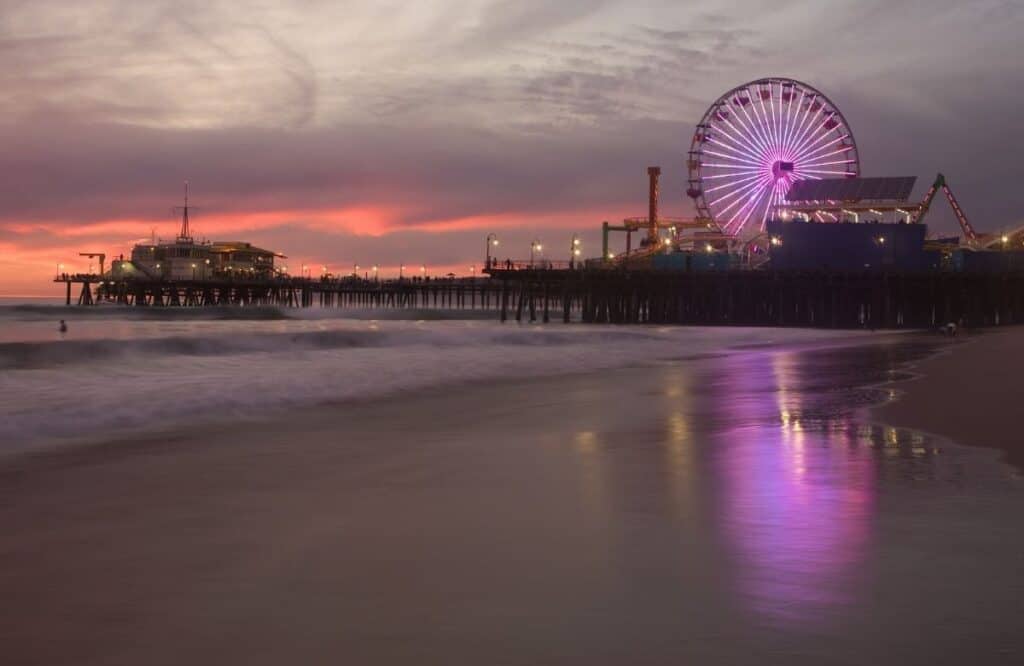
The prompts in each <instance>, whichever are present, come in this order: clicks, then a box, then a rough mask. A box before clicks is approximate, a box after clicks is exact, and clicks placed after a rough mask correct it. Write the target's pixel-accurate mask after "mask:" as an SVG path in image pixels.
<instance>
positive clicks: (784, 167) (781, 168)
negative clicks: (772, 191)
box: [772, 160, 793, 180]
mask: <svg viewBox="0 0 1024 666" xmlns="http://www.w3.org/2000/svg"><path fill="white" fill-rule="evenodd" d="M792 173H793V163H792V162H783V161H782V160H776V161H775V163H773V164H772V177H773V178H774V179H775V180H782V179H783V178H789V174H792Z"/></svg>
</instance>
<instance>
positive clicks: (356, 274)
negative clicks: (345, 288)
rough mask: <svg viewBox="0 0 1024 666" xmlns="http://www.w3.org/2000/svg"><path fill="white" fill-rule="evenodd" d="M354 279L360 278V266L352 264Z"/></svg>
mask: <svg viewBox="0 0 1024 666" xmlns="http://www.w3.org/2000/svg"><path fill="white" fill-rule="evenodd" d="M352 277H354V278H358V277H359V264H352Z"/></svg>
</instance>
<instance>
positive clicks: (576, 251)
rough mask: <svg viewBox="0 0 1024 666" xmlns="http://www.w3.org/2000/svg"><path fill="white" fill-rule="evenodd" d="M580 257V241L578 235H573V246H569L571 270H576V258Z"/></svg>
mask: <svg viewBox="0 0 1024 666" xmlns="http://www.w3.org/2000/svg"><path fill="white" fill-rule="evenodd" d="M578 256H580V239H579V237H578V236H577V234H573V235H572V244H571V245H570V246H569V268H576V257H578Z"/></svg>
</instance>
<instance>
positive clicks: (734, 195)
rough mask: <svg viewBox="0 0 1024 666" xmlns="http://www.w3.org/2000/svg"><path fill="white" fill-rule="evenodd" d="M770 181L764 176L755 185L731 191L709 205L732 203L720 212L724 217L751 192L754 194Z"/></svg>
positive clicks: (742, 186) (743, 186)
mask: <svg viewBox="0 0 1024 666" xmlns="http://www.w3.org/2000/svg"><path fill="white" fill-rule="evenodd" d="M770 181H771V178H770V177H769V176H764V177H762V178H761V179H760V180H757V181H755V182H753V183H749V184H747V185H741V186H739V187H737V188H735V189H733V190H731V191H730V192H728V193H726V194H724V195H723V196H721V197H719V198H717V199H715V200H714V201H711V202H709V205H710V206H717V205H719V204H723V203H725V202H726V201H732V203H731V204H729V205H728V206H726V207H725V208H723V209H721V210H720V211H719V214H723V215H724V214H725V213H727V212H729V210H731V209H732V207H733V206H735V205H736V204H737V203H739V202H740V201H743V195H745V194H749V193H750V192H752V191H754V190H755V189H757V188H758V187H760V186H761V185H762V184H764V183H766V182H770Z"/></svg>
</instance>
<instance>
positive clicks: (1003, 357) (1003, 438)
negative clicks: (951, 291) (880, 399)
mask: <svg viewBox="0 0 1024 666" xmlns="http://www.w3.org/2000/svg"><path fill="white" fill-rule="evenodd" d="M912 371H913V372H914V373H915V374H919V376H918V377H916V378H915V379H911V380H908V381H901V382H897V383H895V384H893V386H894V388H896V389H897V390H898V391H899V392H900V397H899V399H898V400H896V401H894V402H891V403H888V404H886V405H883V406H881V407H878V408H877V409H875V410H874V412H875V416H876V417H877V418H878V419H879V420H880V421H882V422H884V423H888V424H891V425H894V426H901V427H906V428H916V429H919V430H925V431H928V432H932V433H935V434H938V435H942V436H943V437H947V438H950V439H952V440H954V441H955V442H957V443H958V444H962V445H966V446H981V447H988V448H992V449H998V450H999V451H1001V452H1002V453H1003V455H1004V457H1005V460H1006V461H1007V462H1008V463H1010V464H1011V465H1014V466H1015V467H1017V468H1018V469H1019V470H1022V471H1024V429H1022V424H1024V410H1022V407H1021V404H1020V395H1021V390H1022V389H1024V328H1021V327H1014V328H1008V329H1005V330H996V331H985V332H981V333H975V334H972V335H970V336H967V337H959V338H953V339H950V340H949V342H947V343H946V350H945V353H941V354H939V355H937V356H935V357H933V358H930V359H927V360H925V361H923V362H921V363H919V364H917V365H916V366H915V367H914V368H913V369H912Z"/></svg>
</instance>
